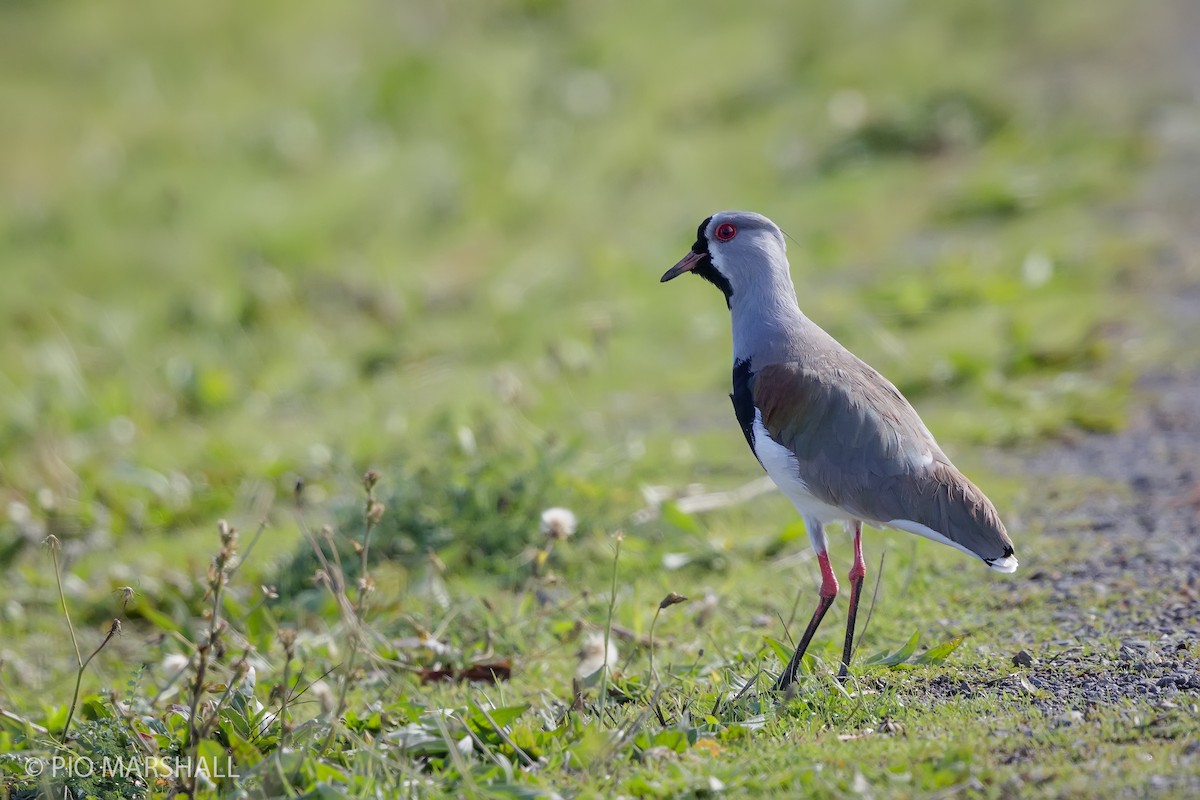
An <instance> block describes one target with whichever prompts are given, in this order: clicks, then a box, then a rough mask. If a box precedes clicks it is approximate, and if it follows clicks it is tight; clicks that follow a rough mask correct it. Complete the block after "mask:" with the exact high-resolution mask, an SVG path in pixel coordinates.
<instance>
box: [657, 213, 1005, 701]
mask: <svg viewBox="0 0 1200 800" xmlns="http://www.w3.org/2000/svg"><path fill="white" fill-rule="evenodd" d="M687 272H690V273H692V274H693V275H697V276H699V277H701V278H703V279H704V280H706V281H708V282H709V283H711V284H713V285H714V286H716V287H717V288H718V289H719V290H720V291H721V293H722V294H723V295H724V296H725V304H726V305H727V306H728V307H729V313H730V320H731V323H732V332H733V391H732V392H731V393H730V395H729V398H730V400H731V401H732V402H733V411H734V415H735V416H736V418H737V421H738V424H739V426H740V427H741V429H742V433H743V434H744V435H745V437H746V442H747V443H748V444H749V445H750V450H751V451H752V452H753V453H754V455H755V457H756V458H757V459H758V461H759V463H760V464H761V465H762V467H763V469H764V470H766V473H767V475H768V476H770V478H771V480H772V481H773V482H774V483H775V485H776V486H777V487H778V488H779V489H780V490H781V491H782V492H783V494H784V495H786V496H787V498H788V499H789V500H790V501H791V503H792V505H793V506H795V508H796V510H797V511H798V512H799V513H800V516H801V517H802V518H803V519H804V524H805V527H806V528H807V530H808V536H809V540H810V542H811V544H812V548H813V550H814V551H815V553H816V557H817V563H818V565H819V566H820V569H821V586H820V590H819V592H818V601H817V606H816V609H815V610H814V611H813V615H812V618H811V619H810V620H809V623H808V627H807V628H806V629H805V631H804V635H803V636H802V637H801V638H800V642H799V644H798V645H797V646H796V652H795V654H794V655H793V656H792V658H791V660H790V661H789V662H788V664H787V666H786V667H785V668H784V669H783V671H782V672H781V673H780V675H779V679H778V680H777V681H776V683H775V689H776V690H786V689H787V688H788V687H789V686H790V685H791V684H793V683H794V682H795V680H796V674H797V671H798V670H799V668H800V663H801V659H802V658H803V657H804V653H805V651H806V650H807V649H808V646H809V643H810V642H811V640H812V638H813V635H814V634H815V633H816V631H817V628H818V627H819V626H820V624H821V620H822V619H823V618H824V616H825V612H826V611H828V610H829V608H830V606H831V605H833V601H834V598H835V597H836V596H837V594H838V589H839V587H838V581H837V576H836V575H835V574H834V571H833V568H832V566H831V565H830V561H829V552H828V540H827V537H826V530H825V529H826V526H827V525H830V524H831V523H840V524H844V525H846V526H847V527H848V528H850V529H852V531H853V540H854V564H853V566H852V567H851V569H850V572H849V575H848V577H849V581H850V609H849V616H848V618H847V621H846V638H845V643H844V647H843V650H842V662H841V667H840V668H839V671H838V675H839V677H840V678H845V677H846V676H847V675H848V672H849V668H850V656H851V648H852V646H853V642H854V628H855V620H856V617H857V614H858V602H859V599H860V597H861V595H862V585H863V579H864V578H865V577H866V574H867V566H866V562H865V561H864V560H863V551H862V529H863V525H864V524H867V525H870V526H872V527H875V528H884V527H889V528H895V529H899V530H902V531H907V532H909V533H914V534H916V535H918V536H923V537H925V538H927V539H932V540H933V541H935V542H940V543H942V544H945V545H949V546H950V547H953V548H955V549H957V550H961V551H962V552H963V553H966V554H967V555H969V556H973V557H975V558H978V559H980V560H981V561H982V562H983V563H984V564H986V565H987V566H988V567H991V568H992V569H993V570H996V571H997V572H1003V573H1012V572H1015V571H1016V569H1017V558H1016V553H1015V551H1014V548H1013V543H1012V540H1011V539H1010V538H1009V535H1008V532H1007V530H1006V529H1005V527H1004V523H1003V522H1001V520H1000V515H999V514H998V513H997V511H996V507H995V506H994V505H993V504H992V502H991V501H990V500H988V498H987V496H986V495H985V494H984V493H983V492H982V491H981V490H980V489H979V487H977V486H976V485H975V484H974V483H972V482H971V481H970V480H969V479H968V478H967V477H966V476H965V475H963V473H962V472H960V471H959V470H958V469H957V468H956V467H955V466H954V464H952V463H951V462H950V459H949V458H947V457H946V454H945V453H944V452H942V449H941V448H940V447H939V446H938V444H937V442H936V441H935V440H934V437H933V434H931V433H930V432H929V428H927V427H926V426H925V423H924V422H923V421H922V420H921V417H920V416H919V415H918V414H917V412H916V410H915V409H914V408H913V407H912V405H911V404H910V403H909V402H908V400H906V399H905V397H904V395H902V394H901V393H900V391H899V390H898V389H897V388H896V387H895V385H893V384H892V383H891V382H890V381H889V380H888V379H887V378H885V377H884V376H883V375H881V374H880V373H879V372H878V371H876V370H875V369H874V368H872V367H871V366H869V365H868V364H867V363H866V362H864V361H863V360H862V359H860V358H858V357H857V356H855V355H854V354H853V353H851V352H850V351H849V350H847V349H846V348H845V347H843V346H842V345H841V343H839V342H838V341H837V340H836V339H834V338H833V337H832V336H831V335H829V334H828V333H826V332H825V331H824V330H823V329H822V328H821V327H820V326H819V325H817V324H816V323H815V322H813V321H812V320H811V319H809V318H808V317H807V316H805V315H804V314H803V313H802V312H801V310H800V305H799V303H798V302H797V298H796V289H795V286H794V285H793V283H792V277H791V271H790V267H789V264H788V258H787V243H786V241H785V240H784V237H783V233H782V231H781V230H780V229H779V227H778V226H777V225H776V224H775V223H774V222H772V221H771V220H770V219H768V218H767V217H765V216H763V215H761V214H757V213H754V212H751V211H722V212H719V213H717V214H713V215H712V216H711V217H708V218H707V219H705V220H704V221H703V222H701V223H700V226H699V227H698V228H697V230H696V241H695V243H694V244H693V245H692V247H691V250H689V251H688V253H687V255H685V256H684V257H683V258H682V259H680V261H679V263H677V264H676V265H675V266H673V267H671V268H670V269H669V270H667V271H666V273H665V274H664V275H663V276H662V279H661V282H663V283H666V282H667V281H671V280H674V279H675V278H677V277H679V276H680V275H683V274H684V273H687Z"/></svg>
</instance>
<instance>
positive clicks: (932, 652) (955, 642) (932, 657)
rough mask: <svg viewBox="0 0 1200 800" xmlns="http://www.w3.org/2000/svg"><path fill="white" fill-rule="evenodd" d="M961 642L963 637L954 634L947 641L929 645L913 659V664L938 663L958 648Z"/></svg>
mask: <svg viewBox="0 0 1200 800" xmlns="http://www.w3.org/2000/svg"><path fill="white" fill-rule="evenodd" d="M962 643H963V637H961V636H955V637H954V638H953V639H951V640H950V641H948V642H942V643H941V644H939V645H937V646H936V647H931V648H929V649H928V650H926V651H925V652H924V653H922V654H921V655H919V656H917V657H916V658H914V659H913V663H914V664H940V663H942V662H943V661H945V660H946V658H947V657H948V656H949V655H950V654H951V653H953V652H954V651H955V650H957V649H958V647H959V645H961V644H962Z"/></svg>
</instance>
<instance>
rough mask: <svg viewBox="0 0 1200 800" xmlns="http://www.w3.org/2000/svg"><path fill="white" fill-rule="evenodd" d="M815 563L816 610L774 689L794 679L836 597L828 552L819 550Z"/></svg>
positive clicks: (785, 685) (834, 579) (784, 685)
mask: <svg viewBox="0 0 1200 800" xmlns="http://www.w3.org/2000/svg"><path fill="white" fill-rule="evenodd" d="M817 563H818V564H820V565H821V596H820V599H818V601H817V608H816V610H815V611H813V615H812V619H810V620H809V621H808V627H807V628H805V629H804V636H802V637H800V644H798V645H796V652H795V654H793V655H792V660H791V661H789V662H788V665H787V667H786V668H785V669H784V670H783V672H781V673H780V674H779V680H777V681H775V689H776V691H779V690H781V689H786V688H787V687H788V686H789V685H791V684H792V683H794V682H795V681H796V673H797V672H799V670H800V659H802V658H803V657H804V651H805V650H807V649H808V643H809V642H811V641H812V637H813V634H814V633H816V632H817V628H818V627H819V626H820V624H821V620H822V619H823V618H824V616H825V612H826V611H828V610H829V607H830V606H831V605H833V598H835V597H837V593H838V582H837V576H835V575H834V574H833V567H831V566H830V565H829V553H827V552H825V551H819V552H818V553H817Z"/></svg>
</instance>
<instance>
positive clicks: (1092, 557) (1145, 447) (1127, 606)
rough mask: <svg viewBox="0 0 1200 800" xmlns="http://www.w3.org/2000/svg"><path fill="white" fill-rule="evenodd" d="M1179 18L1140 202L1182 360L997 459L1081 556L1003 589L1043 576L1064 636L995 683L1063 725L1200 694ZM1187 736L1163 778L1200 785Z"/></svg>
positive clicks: (1186, 8) (1186, 57) (1196, 289)
mask: <svg viewBox="0 0 1200 800" xmlns="http://www.w3.org/2000/svg"><path fill="white" fill-rule="evenodd" d="M1168 27H1169V28H1170V30H1164V32H1163V36H1164V37H1165V38H1166V39H1167V40H1168V41H1167V42H1166V43H1165V45H1164V47H1163V49H1162V51H1161V52H1160V53H1159V54H1158V57H1159V58H1160V59H1161V61H1162V62H1163V63H1161V64H1159V65H1158V66H1157V67H1156V68H1152V69H1150V70H1149V72H1148V74H1153V73H1155V72H1156V70H1157V73H1158V77H1161V76H1162V75H1169V76H1171V82H1177V84H1178V86H1179V94H1180V96H1181V99H1180V100H1179V102H1178V103H1175V104H1172V105H1169V106H1167V107H1165V108H1164V109H1163V110H1162V113H1161V116H1160V117H1159V118H1158V119H1156V120H1154V122H1153V124H1152V126H1151V127H1152V131H1153V135H1154V138H1155V144H1156V145H1157V146H1158V148H1159V154H1160V157H1159V158H1158V159H1157V162H1156V167H1155V168H1154V170H1153V171H1152V172H1151V174H1149V175H1148V176H1147V179H1146V181H1145V183H1144V185H1143V187H1142V191H1141V193H1140V195H1139V196H1138V197H1136V198H1134V199H1133V200H1132V201H1131V208H1130V209H1128V211H1129V224H1131V225H1134V226H1138V227H1137V229H1138V230H1146V229H1147V228H1148V229H1149V230H1150V231H1152V232H1153V233H1154V234H1155V236H1156V238H1157V239H1159V240H1161V241H1163V242H1164V246H1163V248H1162V250H1161V251H1160V252H1159V253H1158V254H1157V257H1156V258H1155V260H1154V262H1155V263H1153V264H1151V265H1147V267H1146V269H1147V270H1150V271H1151V272H1150V274H1149V275H1148V276H1147V281H1146V285H1147V286H1148V287H1149V292H1150V298H1149V299H1150V301H1151V302H1150V306H1151V307H1152V308H1155V309H1158V310H1159V312H1160V313H1161V315H1162V319H1161V320H1158V321H1154V322H1148V323H1147V325H1146V326H1145V327H1146V331H1149V330H1151V329H1161V328H1165V329H1167V330H1169V331H1171V333H1169V334H1168V335H1169V337H1170V339H1171V340H1172V341H1171V342H1170V344H1171V346H1172V348H1173V349H1172V350H1171V351H1170V352H1172V353H1174V354H1175V355H1174V356H1173V358H1174V360H1175V363H1174V364H1173V365H1171V366H1168V367H1165V368H1164V367H1158V368H1155V369H1154V370H1152V371H1149V372H1147V373H1146V374H1144V375H1143V376H1142V378H1141V379H1140V381H1139V384H1138V391H1137V397H1138V398H1139V399H1138V401H1137V406H1136V408H1135V409H1134V411H1133V413H1132V415H1131V420H1130V424H1129V426H1128V428H1127V430H1125V431H1124V432H1122V433H1120V434H1117V435H1112V436H1083V437H1081V438H1079V439H1077V440H1075V441H1072V442H1069V443H1061V444H1058V445H1053V446H1050V447H1048V448H1039V449H1038V450H1037V451H1036V452H1033V453H1025V454H1020V453H1011V452H1010V453H1007V454H1000V455H999V456H998V467H999V468H1000V469H1003V470H1004V471H1007V472H1009V473H1011V474H1021V475H1023V476H1028V480H1027V481H1025V482H1026V484H1027V485H1028V486H1030V487H1031V488H1030V491H1031V497H1030V498H1029V503H1028V505H1027V507H1028V509H1029V511H1028V512H1027V515H1030V516H1032V515H1034V514H1036V515H1037V516H1038V517H1039V522H1041V523H1042V524H1044V535H1043V537H1042V539H1041V541H1042V542H1043V543H1044V546H1052V545H1056V544H1058V545H1065V549H1067V550H1068V551H1069V552H1070V553H1071V557H1070V558H1069V559H1066V560H1061V561H1059V562H1057V563H1054V564H1053V565H1052V566H1041V567H1039V566H1038V563H1037V561H1038V559H1037V558H1036V556H1035V557H1033V558H1029V559H1028V561H1027V562H1026V563H1027V564H1029V567H1028V568H1027V571H1025V572H1024V575H1023V577H1024V580H1025V581H1026V585H1025V586H1021V585H1020V584H1019V583H1015V582H1014V583H1012V584H1003V585H1000V586H999V587H998V591H1000V592H1008V593H1009V594H1010V595H1011V600H1012V602H1014V603H1016V602H1018V600H1019V598H1020V597H1021V596H1022V594H1023V593H1028V592H1029V586H1028V584H1029V583H1034V584H1038V585H1040V586H1044V587H1046V591H1047V592H1048V593H1049V597H1048V598H1047V601H1046V602H1047V605H1048V607H1049V608H1051V609H1053V612H1052V613H1053V629H1054V631H1055V637H1056V638H1054V639H1052V640H1043V641H1040V642H1039V643H1038V644H1037V646H1036V647H1031V649H1030V653H1029V655H1030V656H1031V659H1030V660H1029V661H1026V662H1025V663H1024V665H1023V666H1022V667H1019V668H1017V667H1014V671H1013V674H1011V675H1010V676H1009V677H1007V678H1005V679H1003V680H1002V681H1001V682H1000V683H999V684H995V685H993V686H992V687H990V690H991V691H995V690H996V688H997V687H998V688H999V689H1000V690H1001V691H1004V692H1029V691H1030V689H1029V687H1028V686H1025V685H1024V684H1023V681H1025V682H1027V683H1028V684H1029V685H1031V686H1032V687H1033V690H1034V691H1035V692H1036V699H1035V704H1036V705H1038V706H1039V707H1040V708H1041V709H1042V711H1043V712H1044V713H1045V714H1046V715H1047V717H1048V718H1049V719H1058V720H1065V721H1066V722H1065V723H1064V724H1070V722H1071V721H1072V720H1078V719H1082V718H1083V717H1082V715H1085V714H1086V713H1087V712H1088V710H1089V709H1092V708H1095V707H1096V706H1098V705H1103V704H1109V703H1114V702H1118V701H1121V700H1123V699H1133V700H1141V701H1148V702H1150V703H1151V704H1152V705H1153V706H1154V707H1156V708H1161V709H1163V710H1164V711H1165V710H1170V709H1178V708H1185V709H1186V708H1188V707H1194V705H1195V704H1196V703H1197V702H1200V358H1198V357H1197V356H1198V354H1200V46H1197V44H1196V43H1197V42H1198V41H1200V4H1197V3H1192V2H1186V0H1185V1H1184V2H1179V3H1177V4H1176V12H1175V24H1174V25H1172V26H1168ZM1190 34H1195V35H1190ZM1164 321H1165V323H1166V324H1165V325H1164V324H1162V323H1163V322H1164ZM1042 563H1043V564H1046V563H1047V562H1046V561H1045V560H1043V562H1042ZM1113 642H1115V644H1112V645H1111V646H1110V645H1109V643H1113ZM1035 650H1036V652H1035ZM979 688H980V687H975V686H972V685H971V684H970V683H969V682H968V681H965V680H963V679H961V678H957V677H952V676H949V675H947V676H939V678H937V679H935V680H934V681H932V682H931V684H930V686H929V689H930V691H931V693H932V694H934V695H935V696H938V695H940V696H943V697H944V696H948V695H961V694H971V693H973V692H975V691H978V690H979ZM1139 735H1140V734H1139ZM1145 735H1154V733H1153V732H1152V731H1149V732H1146V734H1145ZM1172 735H1174V734H1172ZM1185 735H1189V736H1190V737H1191V738H1192V741H1191V743H1190V744H1189V745H1187V749H1186V751H1185V752H1187V753H1189V754H1190V755H1189V757H1190V758H1191V759H1192V761H1191V765H1190V768H1189V769H1187V770H1185V771H1183V772H1179V771H1176V774H1173V775H1164V777H1163V781H1164V783H1163V785H1162V786H1154V787H1150V788H1151V789H1154V790H1156V791H1161V790H1166V791H1170V792H1178V793H1180V794H1181V796H1200V739H1198V737H1197V732H1196V727H1195V726H1191V731H1190V733H1188V734H1185ZM1012 757H1013V758H1018V759H1019V758H1021V755H1020V752H1019V748H1018V751H1016V752H1015V753H1014V754H1012ZM1031 757H1032V756H1031ZM1164 767H1165V765H1164Z"/></svg>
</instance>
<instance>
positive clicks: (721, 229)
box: [713, 222, 737, 242]
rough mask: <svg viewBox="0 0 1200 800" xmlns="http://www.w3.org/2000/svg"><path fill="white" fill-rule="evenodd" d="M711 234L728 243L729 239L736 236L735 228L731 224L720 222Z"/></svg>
mask: <svg viewBox="0 0 1200 800" xmlns="http://www.w3.org/2000/svg"><path fill="white" fill-rule="evenodd" d="M713 234H714V235H715V236H716V237H717V238H718V239H720V240H721V241H722V242H728V241H729V240H730V239H732V238H733V237H735V236H737V226H735V225H734V224H733V223H732V222H722V223H721V224H720V225H718V226H717V229H716V230H715V231H713Z"/></svg>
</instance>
